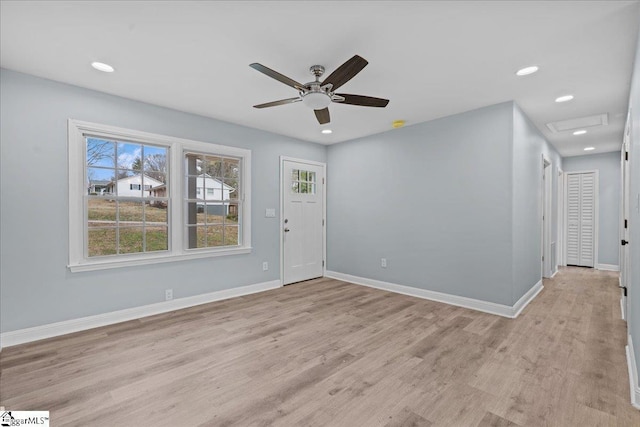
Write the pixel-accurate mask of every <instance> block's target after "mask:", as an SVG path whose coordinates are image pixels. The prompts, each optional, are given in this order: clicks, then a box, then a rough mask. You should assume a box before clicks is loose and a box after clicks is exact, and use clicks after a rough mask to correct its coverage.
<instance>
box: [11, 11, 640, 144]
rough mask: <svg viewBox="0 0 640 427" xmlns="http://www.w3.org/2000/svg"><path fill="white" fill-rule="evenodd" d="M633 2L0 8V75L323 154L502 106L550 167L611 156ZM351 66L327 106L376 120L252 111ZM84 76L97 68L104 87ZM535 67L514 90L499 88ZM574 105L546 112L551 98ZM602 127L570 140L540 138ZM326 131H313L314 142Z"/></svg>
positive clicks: (628, 60)
mask: <svg viewBox="0 0 640 427" xmlns="http://www.w3.org/2000/svg"><path fill="white" fill-rule="evenodd" d="M638 16H639V14H638V2H637V1H618V2H613V1H602V2H599V1H585V2H575V1H571V2H564V1H555V2H549V1H539V2H520V1H513V2H510V1H493V2H488V1H470V2H462V1H457V2H414V1H412V2H404V1H392V2H383V1H370V2H363V1H356V2H347V1H338V2H325V1H322V2H321V1H315V2H312V1H305V2H290V1H283V2H261V1H257V2H255V1H251V2H219V1H217V2H205V1H196V2H169V1H165V2H134V1H128V2H124V1H123V2H116V1H108V2H107V1H105V2H79V1H68V2H55V1H45V2H29V1H19V2H12V1H4V0H3V1H2V2H1V3H0V65H1V66H2V67H3V68H7V69H12V70H17V71H21V72H25V73H29V74H33V75H36V76H41V77H45V78H49V79H52V80H57V81H61V82H65V83H70V84H74V85H77V86H82V87H87V88H91V89H95V90H99V91H102V92H107V93H111V94H115V95H120V96H124V97H127V98H132V99H136V100H140V101H144V102H148V103H152V104H157V105H161V106H166V107H170V108H175V109H177V110H182V111H186V112H190V113H195V114H200V115H203V116H209V117H214V118H217V119H221V120H225V121H229V122H233V123H238V124H242V125H246V126H251V127H254V128H258V129H263V130H267V131H271V132H275V133H279V134H282V135H288V136H291V137H295V138H299V139H302V140H307V141H314V142H320V143H323V144H332V143H337V142H341V141H346V140H350V139H354V138H358V137H362V136H365V135H371V134H375V133H379V132H383V131H386V130H389V129H390V128H391V122H392V121H394V120H397V119H403V120H406V122H407V125H413V124H416V123H420V122H424V121H428V120H432V119H435V118H438V117H442V116H447V115H450V114H455V113H459V112H463V111H467V110H471V109H474V108H478V107H482V106H486V105H491V104H495V103H499V102H503V101H509V100H515V101H516V102H517V103H518V104H519V105H520V106H521V107H522V109H523V110H524V111H525V113H526V114H527V115H528V116H529V117H530V118H531V119H532V120H533V122H534V123H535V124H536V126H537V127H538V129H540V131H541V132H543V133H544V134H545V136H546V137H547V138H548V140H549V141H550V142H551V143H552V144H553V145H554V146H555V147H556V148H557V149H558V151H559V152H560V154H561V155H563V156H572V155H581V154H586V153H585V152H584V151H583V148H584V147H585V146H589V145H591V146H594V147H596V150H595V151H591V152H589V154H591V153H597V152H605V151H614V150H619V147H620V143H621V141H622V133H623V126H624V122H625V119H626V117H625V112H626V109H627V103H628V95H629V84H630V80H631V72H632V67H633V65H632V64H633V59H634V53H635V43H636V38H637V31H638ZM354 54H358V55H360V56H362V57H364V58H365V59H367V60H368V61H369V65H368V66H367V67H366V68H365V69H364V70H363V71H362V72H361V73H360V74H358V75H357V76H356V77H355V78H353V80H351V81H350V82H348V83H347V84H345V85H344V86H343V87H342V88H340V90H339V92H346V93H353V94H360V95H369V96H375V97H381V98H388V99H390V100H391V102H390V103H389V105H388V106H387V108H384V109H380V108H366V107H355V106H351V105H337V104H332V105H331V106H330V107H329V109H330V111H331V123H330V125H329V126H328V127H330V128H331V129H333V134H331V135H322V134H321V133H320V129H321V128H322V126H320V125H319V124H318V123H317V121H316V119H315V117H314V115H313V112H312V111H311V110H309V109H308V108H307V107H305V106H304V105H303V104H302V103H295V104H290V105H284V106H279V107H273V108H268V109H262V110H258V109H254V108H252V106H253V105H254V104H259V103H263V102H268V101H273V100H277V99H282V98H290V97H294V96H296V91H295V90H294V89H292V88H290V87H288V86H285V85H284V84H281V83H279V82H277V81H276V80H273V79H270V78H269V77H267V76H265V75H263V74H261V73H259V72H257V71H255V70H253V69H251V68H250V67H249V64H250V63H252V62H259V63H262V64H263V65H266V66H267V67H270V68H272V69H275V70H276V71H279V72H280V73H282V74H284V75H286V76H288V77H291V78H292V79H294V80H297V81H299V82H301V83H305V82H308V81H311V80H312V76H311V75H310V74H308V68H309V66H311V65H313V64H320V65H324V66H325V67H326V69H327V75H328V73H330V72H331V71H333V70H334V69H335V68H336V67H338V66H339V65H340V64H342V63H343V62H344V61H346V60H347V59H349V58H350V57H351V56H353V55H354ZM92 61H102V62H106V63H109V64H111V65H113V66H114V67H115V68H116V72H115V73H112V74H105V73H100V72H98V71H95V70H94V69H92V68H91V67H90V65H89V64H90V63H91V62H92ZM531 64H535V65H538V66H539V67H540V71H539V72H538V73H536V74H533V75H531V76H527V77H516V76H515V74H514V72H515V71H516V70H517V69H519V68H521V67H523V66H527V65H531ZM567 93H570V94H574V95H575V99H574V100H573V101H571V102H567V103H564V104H556V103H554V99H555V98H556V97H557V96H559V95H563V94H567ZM600 113H608V114H609V124H608V125H607V126H603V127H600V128H597V129H596V128H594V129H591V130H590V132H589V133H588V134H586V135H582V136H573V135H572V134H571V132H562V133H551V132H550V131H549V129H547V127H546V126H545V124H546V123H548V122H551V121H557V120H565V119H572V118H576V117H582V116H588V115H595V114H600ZM325 127H326V126H325Z"/></svg>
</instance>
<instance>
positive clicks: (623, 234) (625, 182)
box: [620, 127, 630, 319]
mask: <svg viewBox="0 0 640 427" xmlns="http://www.w3.org/2000/svg"><path fill="white" fill-rule="evenodd" d="M628 132H629V129H628V127H627V132H626V133H625V140H624V144H623V145H622V153H621V154H622V158H621V171H622V209H621V214H622V215H621V217H622V218H621V221H620V243H621V245H620V286H621V287H623V288H625V289H626V288H627V287H628V286H629V284H628V280H629V279H628V278H629V216H630V208H629V204H630V193H629V149H630V147H629V145H630V144H629V134H628ZM625 295H626V292H624V293H623V296H622V299H623V301H622V309H623V313H622V318H623V319H626V318H627V314H626V311H627V309H628V307H627V301H626V297H625Z"/></svg>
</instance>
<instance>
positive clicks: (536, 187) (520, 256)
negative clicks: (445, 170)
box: [512, 104, 562, 303]
mask: <svg viewBox="0 0 640 427" xmlns="http://www.w3.org/2000/svg"><path fill="white" fill-rule="evenodd" d="M543 155H544V156H545V157H546V158H547V159H548V160H550V161H551V177H550V178H551V180H552V182H551V189H552V192H551V200H552V206H551V230H550V234H551V238H550V240H551V242H556V240H557V239H556V236H557V216H558V207H557V206H558V205H557V200H558V195H557V193H558V191H557V189H558V168H559V167H561V166H562V158H561V157H560V155H559V154H558V152H557V151H556V150H555V149H553V148H552V147H551V145H550V144H549V143H548V142H547V140H546V139H545V138H544V136H543V135H542V134H541V133H540V131H538V129H537V128H536V127H535V126H534V125H533V123H531V121H530V120H529V119H528V117H527V116H526V115H525V114H524V113H523V112H522V110H521V109H520V108H519V107H518V106H517V105H515V104H514V108H513V163H512V168H513V297H512V303H515V302H516V301H518V300H519V299H520V297H521V296H523V295H524V294H525V293H526V292H527V291H528V290H529V289H531V287H533V286H534V285H535V284H536V283H537V282H538V281H539V280H540V279H541V272H542V260H541V254H542V248H541V243H542V241H541V233H542V204H541V202H542V156H543ZM551 265H552V269H553V270H555V269H556V266H557V261H556V259H555V257H553V258H552V259H551Z"/></svg>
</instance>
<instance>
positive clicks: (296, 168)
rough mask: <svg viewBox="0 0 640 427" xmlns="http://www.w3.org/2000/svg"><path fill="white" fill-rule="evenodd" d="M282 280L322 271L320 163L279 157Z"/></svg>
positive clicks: (292, 280) (318, 274)
mask: <svg viewBox="0 0 640 427" xmlns="http://www.w3.org/2000/svg"><path fill="white" fill-rule="evenodd" d="M281 167H282V190H281V191H282V195H283V197H282V202H283V206H282V224H281V226H282V239H283V240H282V242H283V243H282V244H283V270H282V277H283V284H285V285H288V284H290V283H295V282H300V281H303V280H308V279H313V278H316V277H321V276H322V275H323V274H324V271H323V270H324V266H323V264H324V261H323V255H324V204H323V203H324V202H323V200H324V165H322V164H318V163H313V162H310V163H305V162H304V161H297V160H295V161H294V160H287V159H283V160H282V163H281Z"/></svg>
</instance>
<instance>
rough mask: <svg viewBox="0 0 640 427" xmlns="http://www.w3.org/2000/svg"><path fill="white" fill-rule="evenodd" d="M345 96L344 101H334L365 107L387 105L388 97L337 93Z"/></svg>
mask: <svg viewBox="0 0 640 427" xmlns="http://www.w3.org/2000/svg"><path fill="white" fill-rule="evenodd" d="M336 95H338V96H341V97H343V98H344V101H333V102H337V103H338V104H351V105H361V106H363V107H386V106H387V104H388V103H389V100H388V99H382V98H374V97H373V96H363V95H349V94H348V93H336Z"/></svg>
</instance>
